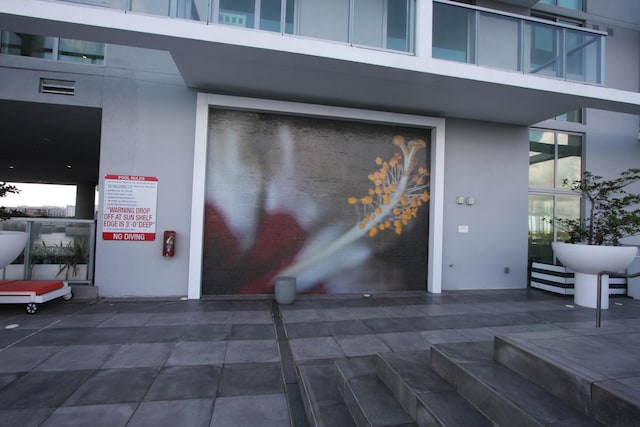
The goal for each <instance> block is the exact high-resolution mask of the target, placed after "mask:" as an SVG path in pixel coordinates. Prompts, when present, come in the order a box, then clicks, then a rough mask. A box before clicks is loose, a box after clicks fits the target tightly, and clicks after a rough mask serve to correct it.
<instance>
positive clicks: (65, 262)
mask: <svg viewBox="0 0 640 427" xmlns="http://www.w3.org/2000/svg"><path fill="white" fill-rule="evenodd" d="M60 247H61V249H62V251H63V253H64V255H63V256H62V259H61V262H60V271H58V274H57V275H56V276H60V275H61V274H62V273H63V272H64V273H65V280H68V279H69V278H72V277H75V276H76V275H77V274H78V271H79V266H80V265H82V264H86V263H87V260H88V259H89V251H88V249H87V242H86V239H85V238H84V237H75V238H74V239H73V240H72V241H71V242H69V243H68V244H67V245H66V246H63V245H62V242H61V243H60Z"/></svg>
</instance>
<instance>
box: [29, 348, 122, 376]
mask: <svg viewBox="0 0 640 427" xmlns="http://www.w3.org/2000/svg"><path fill="white" fill-rule="evenodd" d="M119 348H120V345H118V344H96V345H68V346H64V347H60V351H58V352H57V353H55V354H53V355H51V357H49V358H47V360H45V361H44V362H42V363H41V364H39V365H38V366H37V367H35V369H36V370H38V371H72V370H78V369H88V370H92V369H98V368H99V367H100V366H102V364H103V363H104V362H105V361H106V360H107V359H109V358H110V357H111V356H112V355H113V354H114V353H115V352H116V351H117V350H118V349H119Z"/></svg>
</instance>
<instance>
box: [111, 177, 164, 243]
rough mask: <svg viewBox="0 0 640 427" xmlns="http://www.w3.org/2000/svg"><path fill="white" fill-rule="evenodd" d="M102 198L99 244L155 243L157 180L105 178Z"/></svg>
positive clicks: (147, 178)
mask: <svg viewBox="0 0 640 427" xmlns="http://www.w3.org/2000/svg"><path fill="white" fill-rule="evenodd" d="M103 194H104V197H103V206H104V208H103V210H102V212H103V213H102V239H103V240H126V241H134V242H144V241H150V240H155V239H156V204H157V199H158V197H157V196H158V178H157V177H154V176H133V175H107V176H105V178H104V192H103Z"/></svg>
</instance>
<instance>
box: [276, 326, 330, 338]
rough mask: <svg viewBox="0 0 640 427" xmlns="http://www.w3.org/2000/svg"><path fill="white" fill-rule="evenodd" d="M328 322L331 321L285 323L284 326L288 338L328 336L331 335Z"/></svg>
mask: <svg viewBox="0 0 640 427" xmlns="http://www.w3.org/2000/svg"><path fill="white" fill-rule="evenodd" d="M330 323H331V322H300V323H285V325H284V328H285V331H286V334H287V337H288V338H289V339H295V338H313V337H330V336H331V335H333V332H332V331H331V326H330V325H329V324H330Z"/></svg>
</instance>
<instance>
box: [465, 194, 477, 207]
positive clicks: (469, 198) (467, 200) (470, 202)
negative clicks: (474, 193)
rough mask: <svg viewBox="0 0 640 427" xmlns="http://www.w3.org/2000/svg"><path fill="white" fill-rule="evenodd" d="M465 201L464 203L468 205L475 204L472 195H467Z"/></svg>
mask: <svg viewBox="0 0 640 427" xmlns="http://www.w3.org/2000/svg"><path fill="white" fill-rule="evenodd" d="M465 203H466V204H467V205H468V206H473V205H475V204H476V199H475V198H474V197H471V196H467V198H466V199H465Z"/></svg>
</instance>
